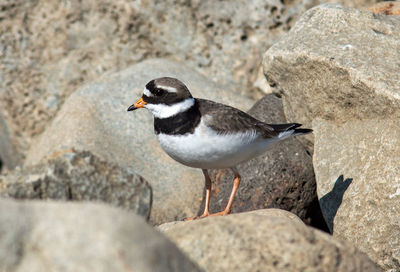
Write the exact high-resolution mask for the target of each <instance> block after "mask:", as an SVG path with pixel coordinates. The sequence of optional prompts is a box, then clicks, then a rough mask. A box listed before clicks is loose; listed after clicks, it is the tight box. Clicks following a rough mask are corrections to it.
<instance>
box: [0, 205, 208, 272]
mask: <svg viewBox="0 0 400 272" xmlns="http://www.w3.org/2000/svg"><path fill="white" fill-rule="evenodd" d="M0 233H1V235H0V271H8V272H14V271H15V272H17V271H18V272H22V271H31V272H42V271H65V272H67V271H71V272H72V271H143V272H145V271H149V272H150V271H151V272H153V271H160V272H161V271H162V272H164V271H182V272H183V271H200V269H199V268H198V266H197V265H195V264H194V263H192V262H191V261H190V260H189V259H188V258H187V257H186V256H185V255H184V254H183V253H182V252H181V251H180V250H179V249H178V248H177V247H176V246H175V245H174V244H173V243H171V242H170V241H169V240H168V239H166V238H165V237H164V236H163V235H161V234H160V233H159V232H157V231H155V230H154V229H152V228H151V227H150V226H149V225H147V224H146V223H145V222H144V220H143V218H141V217H139V216H137V215H134V214H132V213H128V212H125V211H122V210H118V209H115V208H110V207H106V206H104V205H99V204H96V205H95V204H86V203H85V204H82V203H79V204H78V203H49V202H46V203H45V202H32V201H30V202H22V203H19V202H15V201H11V200H0Z"/></svg>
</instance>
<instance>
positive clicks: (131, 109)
mask: <svg viewBox="0 0 400 272" xmlns="http://www.w3.org/2000/svg"><path fill="white" fill-rule="evenodd" d="M133 110H136V107H135V105H131V106H130V107H129V108H128V111H133Z"/></svg>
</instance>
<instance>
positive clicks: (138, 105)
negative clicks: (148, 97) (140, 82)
mask: <svg viewBox="0 0 400 272" xmlns="http://www.w3.org/2000/svg"><path fill="white" fill-rule="evenodd" d="M146 104H147V103H146V102H145V101H144V100H143V98H140V99H139V100H138V101H136V103H135V104H133V105H131V106H130V107H129V108H128V111H133V110H136V109H140V108H143V107H144V106H145V105H146Z"/></svg>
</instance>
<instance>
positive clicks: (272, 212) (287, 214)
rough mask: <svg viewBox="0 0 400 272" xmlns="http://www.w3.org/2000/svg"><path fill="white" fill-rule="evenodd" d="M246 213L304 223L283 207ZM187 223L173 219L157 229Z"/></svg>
mask: <svg viewBox="0 0 400 272" xmlns="http://www.w3.org/2000/svg"><path fill="white" fill-rule="evenodd" d="M246 214H257V215H263V216H272V217H286V218H289V219H292V220H294V221H296V222H298V223H301V224H303V225H304V223H303V221H301V219H300V218H299V217H298V216H297V215H295V214H294V213H291V212H288V211H285V210H281V209H273V208H271V209H261V210H254V211H250V212H246ZM196 220H197V219H196ZM185 223H186V221H172V222H168V223H164V224H161V225H159V226H157V229H159V230H160V231H161V232H166V231H168V230H170V229H173V228H174V227H175V226H176V225H180V224H185Z"/></svg>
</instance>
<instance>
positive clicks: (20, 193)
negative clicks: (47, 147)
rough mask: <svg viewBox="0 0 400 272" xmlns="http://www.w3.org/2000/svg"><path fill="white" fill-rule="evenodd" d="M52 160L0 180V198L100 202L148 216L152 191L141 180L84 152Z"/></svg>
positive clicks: (73, 152)
mask: <svg viewBox="0 0 400 272" xmlns="http://www.w3.org/2000/svg"><path fill="white" fill-rule="evenodd" d="M53 157H54V158H53V159H51V160H50V161H46V162H43V163H41V164H39V165H35V166H30V167H26V168H24V169H22V170H21V169H18V168H17V169H16V170H14V171H13V172H11V173H9V174H7V175H6V176H0V196H7V197H13V198H18V199H58V200H79V201H82V200H83V201H85V200H86V201H101V202H106V203H109V204H111V205H113V206H117V207H123V208H125V209H127V210H130V211H133V212H135V213H137V214H140V215H142V216H144V217H145V218H148V217H149V216H150V210H151V200H152V196H151V187H150V185H149V184H148V183H147V182H146V181H145V180H144V179H143V178H142V177H141V176H139V175H137V174H135V173H133V172H131V171H129V170H126V169H123V168H121V167H119V166H118V165H116V164H114V163H110V162H106V161H103V160H101V159H99V158H98V157H96V156H94V155H93V154H91V153H90V152H87V151H83V152H82V151H80V152H76V151H71V150H65V151H61V152H60V153H58V154H57V153H56V154H54V155H53Z"/></svg>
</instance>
